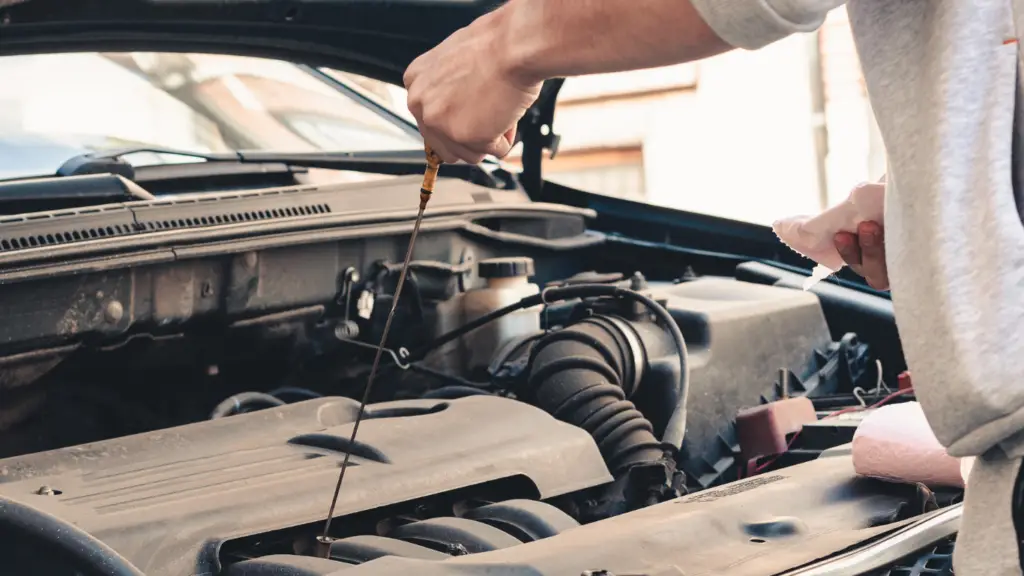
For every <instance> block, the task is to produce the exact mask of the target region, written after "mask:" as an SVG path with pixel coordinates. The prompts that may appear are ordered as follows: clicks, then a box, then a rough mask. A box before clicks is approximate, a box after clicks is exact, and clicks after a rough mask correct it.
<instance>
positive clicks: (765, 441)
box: [736, 397, 818, 476]
mask: <svg viewBox="0 0 1024 576" xmlns="http://www.w3.org/2000/svg"><path fill="white" fill-rule="evenodd" d="M817 421H818V415H817V413H816V412H815V411H814V404H813V403H811V401H810V399H808V398H804V397H798V398H786V399H783V400H778V401H776V402H770V403H768V404H762V405H761V406H756V407H754V408H745V409H743V410H741V411H740V413H739V415H738V416H737V417H736V436H737V438H738V439H739V443H740V466H739V468H740V470H741V472H743V473H744V476H747V475H749V473H750V471H752V470H754V469H755V467H756V465H757V459H759V458H762V457H764V456H773V455H776V454H782V453H783V452H785V451H786V450H788V449H789V441H790V436H791V435H792V434H796V433H797V432H799V431H800V430H801V429H803V427H804V424H810V423H813V422H817Z"/></svg>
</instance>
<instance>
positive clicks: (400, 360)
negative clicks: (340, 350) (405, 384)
mask: <svg viewBox="0 0 1024 576" xmlns="http://www.w3.org/2000/svg"><path fill="white" fill-rule="evenodd" d="M338 341H339V342H342V343H344V344H351V345H353V346H358V347H360V348H366V349H367V350H373V351H377V350H378V349H380V350H383V351H384V353H385V354H387V355H388V356H391V359H392V360H394V362H395V366H398V367H399V368H400V369H402V370H408V369H409V362H407V361H406V360H407V359H408V358H409V350H407V349H406V348H405V347H402V348H399V349H398V350H397V351H395V350H392V349H390V348H381V347H379V346H375V345H373V344H367V343H366V342H360V341H358V340H349V339H346V338H339V339H338Z"/></svg>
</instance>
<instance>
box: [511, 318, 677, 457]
mask: <svg viewBox="0 0 1024 576" xmlns="http://www.w3.org/2000/svg"><path fill="white" fill-rule="evenodd" d="M624 330H629V327H628V326H624V327H623V326H617V325H616V321H615V320H613V319H612V318H609V317H605V316H594V317H592V318H587V319H585V320H582V321H580V322H578V323H576V324H573V325H571V326H569V327H567V328H565V329H563V330H559V331H557V332H553V333H551V334H549V335H547V336H545V337H544V338H542V339H541V340H540V341H539V342H537V345H536V346H535V347H534V349H533V352H532V358H531V361H530V366H531V369H530V375H529V377H528V379H527V384H526V386H527V390H526V391H524V395H525V396H526V397H527V398H526V399H528V400H530V401H531V402H532V403H533V404H535V405H536V406H538V407H540V408H542V409H544V410H545V411H547V412H548V413H550V414H552V415H553V416H555V417H556V418H558V419H559V420H562V421H564V422H569V423H570V424H574V425H576V426H579V427H580V428H583V429H584V430H586V431H587V432H589V433H590V435H591V436H593V437H594V441H595V442H597V446H598V448H599V449H600V450H601V455H602V456H603V457H604V459H605V462H607V463H608V469H609V470H611V472H612V473H613V474H615V475H616V476H617V475H619V473H621V472H623V471H625V470H627V469H629V468H630V467H632V466H634V465H636V464H640V463H644V462H656V461H658V460H659V459H661V458H662V457H663V456H664V454H665V448H664V445H663V444H662V443H661V442H660V441H659V440H658V439H657V438H656V437H655V436H654V428H653V427H652V426H651V423H650V421H649V420H647V418H645V417H644V415H643V414H642V413H641V412H640V411H639V410H637V409H636V407H635V406H634V405H633V403H632V402H630V401H629V400H627V398H628V397H630V396H632V395H633V393H634V392H635V386H636V382H637V378H636V376H637V371H638V370H642V366H637V365H636V362H635V361H634V359H633V349H632V348H631V346H630V343H629V341H628V340H627V338H626V336H625V333H624Z"/></svg>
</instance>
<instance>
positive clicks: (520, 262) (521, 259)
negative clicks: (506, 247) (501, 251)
mask: <svg viewBox="0 0 1024 576" xmlns="http://www.w3.org/2000/svg"><path fill="white" fill-rule="evenodd" d="M478 273H479V275H480V277H481V278H518V277H520V276H526V277H530V276H533V275H534V269H533V258H530V257H527V256H513V257H511V258H491V259H489V260H481V261H480V264H479V269H478Z"/></svg>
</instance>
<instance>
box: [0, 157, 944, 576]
mask: <svg viewBox="0 0 1024 576" xmlns="http://www.w3.org/2000/svg"><path fill="white" fill-rule="evenodd" d="M414 181H415V177H411V178H405V177H397V178H394V179H387V180H384V181H382V182H377V183H373V184H365V183H361V184H349V185H343V186H321V187H306V188H288V189H281V190H275V191H269V192H268V191H263V192H260V193H253V194H244V193H242V194H238V193H235V194H229V193H224V194H213V195H207V197H206V198H205V199H203V200H200V199H198V198H197V197H189V196H187V195H185V196H180V197H173V198H170V199H167V198H164V199H158V200H154V201H144V202H135V203H127V204H122V205H118V207H117V209H113V208H111V209H108V210H105V211H104V210H99V211H95V212H93V213H91V214H88V216H89V217H91V218H93V219H94V220H95V221H94V222H93V223H92V224H90V225H91V226H93V228H91V229H92V230H108V229H109V230H110V232H109V233H106V232H104V233H103V234H100V235H99V236H96V235H93V236H90V235H89V234H85V235H84V239H83V236H82V235H81V234H79V232H76V230H79V228H80V227H81V223H80V222H81V221H80V220H78V219H76V218H72V216H69V215H68V214H70V212H67V211H66V212H65V213H64V214H63V215H60V214H56V213H52V214H49V215H48V219H47V220H45V222H44V223H45V225H47V226H50V227H51V228H53V230H51V231H50V232H47V233H42V234H38V233H37V234H30V233H26V232H25V230H26V229H27V228H28V227H29V226H30V225H34V224H32V220H31V219H29V218H26V217H24V216H19V217H16V218H8V219H7V222H6V223H5V221H2V220H0V247H3V250H0V264H2V265H3V266H4V269H3V271H2V272H0V294H2V296H0V302H2V304H0V309H2V310H3V314H4V318H5V322H4V323H3V324H2V325H0V398H2V399H3V401H2V402H0V429H2V431H3V433H2V434H0V458H2V459H0V496H2V497H5V498H9V499H11V500H13V501H17V502H23V503H25V504H27V505H29V506H31V507H32V508H33V509H36V510H38V511H40V512H41V513H43V514H46V515H48V516H50V517H54V518H58V519H61V520H63V521H64V522H67V523H70V524H71V525H73V526H74V527H77V528H78V529H80V530H82V531H83V532H84V533H86V534H88V535H89V536H91V537H92V538H95V539H97V540H99V541H100V542H102V543H103V544H104V545H105V546H108V547H110V549H112V550H114V551H116V553H117V554H119V555H120V556H122V557H124V558H125V559H126V560H128V561H129V562H131V563H132V564H133V565H134V566H136V567H137V568H138V569H139V570H142V572H144V573H145V574H148V575H150V576H163V575H166V576H176V575H185V574H189V575H191V574H203V575H207V574H209V575H218V574H226V575H236V576H237V575H252V576H257V575H261V574H276V575H282V576H284V575H290V574H295V575H299V574H303V575H321V576H326V575H328V574H333V573H335V572H337V571H340V570H345V571H346V573H349V572H351V573H359V572H358V571H359V570H366V573H373V574H391V573H396V574H397V573H403V574H404V573H411V572H415V573H438V574H452V573H475V572H476V571H481V570H485V569H486V567H487V566H492V567H493V565H494V564H495V563H498V564H502V565H503V566H507V567H508V571H507V572H503V573H509V574H512V573H515V574H518V573H520V572H522V573H531V574H537V573H543V574H556V573H571V572H573V571H575V572H576V573H583V572H585V571H587V570H591V571H602V570H603V571H615V572H616V573H620V574H621V573H641V572H642V573H645V574H654V573H659V574H660V573H665V574H677V573H685V574H688V575H689V574H721V573H727V571H728V573H737V574H740V573H742V574H777V573H782V572H785V571H786V570H789V569H791V568H793V567H796V566H801V565H806V564H810V563H812V562H815V561H818V560H821V559H824V558H827V557H830V556H832V555H835V554H838V553H840V552H841V551H845V550H848V549H850V548H851V547H853V546H855V545H857V544H858V543H862V542H865V541H868V540H872V539H877V538H880V537H882V536H884V535H886V534H890V533H893V532H894V531H898V530H901V529H905V528H907V527H908V526H910V525H911V524H913V523H914V522H915V521H918V520H920V517H921V516H922V515H923V514H925V513H930V512H934V511H935V510H936V508H937V507H938V508H945V507H947V506H949V505H950V504H953V503H955V502H957V501H958V499H959V497H960V495H959V494H958V493H955V492H951V493H949V494H945V493H932V492H931V491H928V490H927V489H924V492H922V487H915V486H900V485H896V484H887V483H883V482H880V481H876V480H871V479H866V478H858V477H856V475H855V474H854V472H853V468H852V464H851V461H850V459H849V456H848V449H849V446H848V444H849V442H850V441H851V439H852V436H853V432H854V431H855V430H856V424H857V419H856V418H855V417H854V418H836V417H834V416H835V415H836V414H838V413H844V414H847V415H849V414H850V413H851V412H852V413H853V414H854V415H855V416H856V414H857V413H859V412H862V411H867V410H868V409H870V407H871V406H873V405H877V404H879V403H883V402H892V401H895V402H898V401H902V400H904V399H907V398H912V395H911V394H910V393H909V392H908V391H899V390H896V388H895V382H896V381H897V376H898V375H899V374H900V373H901V372H902V371H903V370H904V369H905V367H904V366H902V358H901V355H900V352H899V349H898V340H896V336H895V328H894V323H893V321H892V313H891V305H889V304H888V302H887V301H884V300H882V299H879V298H875V297H872V296H870V295H866V294H863V293H858V292H856V291H854V290H850V289H847V288H842V287H839V286H835V285H823V286H822V287H821V289H820V290H817V291H815V292H805V291H801V290H797V289H793V286H794V284H798V282H796V283H794V282H793V281H792V278H790V276H792V274H791V273H788V272H786V271H785V270H782V269H778V268H774V267H772V266H771V265H769V264H766V263H764V262H753V261H744V262H737V261H736V260H735V259H729V258H723V257H720V256H716V255H713V254H708V253H701V252H698V251H691V252H686V251H678V250H677V251H672V250H665V249H663V248H659V247H658V246H654V245H642V244H640V243H630V242H623V241H616V239H615V238H613V237H611V236H609V235H607V234H604V233H600V232H596V231H594V230H592V229H589V228H588V225H587V223H588V221H589V220H591V219H593V218H594V217H595V214H593V213H592V212H590V211H587V210H583V209H574V208H569V207H565V206H557V205H547V204H541V203H534V202H530V201H529V199H528V198H526V197H525V196H524V195H522V194H521V193H520V192H519V191H517V190H513V189H509V190H496V189H493V188H486V187H483V186H478V185H476V184H472V183H469V182H464V181H456V180H449V181H447V182H444V183H442V185H439V188H440V187H445V192H444V193H439V194H438V196H437V197H438V199H443V201H442V202H440V203H439V205H438V206H437V208H438V209H437V210H436V211H435V212H434V213H433V214H432V215H431V217H430V218H428V219H427V221H426V222H425V223H424V228H423V232H421V237H420V240H419V243H418V244H417V249H416V253H415V255H414V261H413V263H412V266H411V273H410V276H409V279H408V282H407V284H406V287H405V291H404V293H403V295H402V298H401V301H400V306H399V309H398V314H397V317H396V321H395V329H394V330H393V331H392V333H391V336H390V338H389V340H388V342H387V343H386V346H385V350H384V358H385V362H384V364H383V365H382V370H381V372H380V374H379V376H378V381H377V385H376V386H375V388H374V390H373V397H372V398H371V402H370V405H369V407H368V408H367V413H366V421H365V422H364V424H363V427H362V428H361V429H360V434H359V436H358V438H357V440H356V442H355V443H350V442H349V434H350V432H351V428H352V425H353V422H354V420H355V417H356V414H357V412H358V410H359V403H358V398H360V397H361V394H362V391H363V387H364V386H365V381H366V377H367V373H368V371H369V365H370V362H371V360H372V358H373V356H374V354H375V353H376V351H377V350H376V343H377V341H378V339H379V337H380V334H381V330H382V328H383V324H384V320H385V317H386V315H387V312H388V309H389V308H390V306H391V302H392V300H393V299H394V297H395V295H394V289H395V283H396V279H397V275H398V269H399V266H398V265H397V264H396V262H398V261H399V258H400V254H401V252H402V250H403V248H404V246H405V242H406V241H407V239H408V233H409V225H410V220H409V214H407V213H406V212H403V211H397V210H394V209H390V211H389V209H388V207H389V206H396V205H400V200H399V198H404V199H406V200H407V199H408V190H409V189H411V188H414V187H415V186H414V185H413V186H410V183H411V182H414ZM76 214H77V212H76ZM77 215H78V216H81V215H80V214H77ZM102 218H113V219H122V220H124V222H123V223H122V224H120V225H110V226H107V225H106V224H103V223H101V222H99V219H102ZM118 226H121V227H118ZM76 227H78V228H76ZM122 231H123V233H122ZM76 234H78V236H76ZM79 240H82V241H81V242H79ZM128 243H130V245H131V246H132V247H133V248H132V249H131V250H125V249H124V246H125V245H128ZM44 247H46V248H56V249H57V251H56V253H52V252H51V253H49V255H48V256H47V258H37V259H35V260H34V259H33V258H34V253H41V252H42V249H43V248H44ZM88 247H93V248H89V250H93V251H92V252H89V251H88V250H87V249H86V248H88ZM60 251H65V254H64V255H62V254H61V252H60ZM76 251H77V252H76ZM893 341H896V345H895V346H893ZM793 403H803V404H801V406H803V407H804V408H803V409H804V410H805V414H809V416H807V418H806V419H805V420H803V421H801V422H800V423H799V424H800V426H798V427H797V428H796V429H791V430H781V429H779V428H777V427H772V426H768V425H766V424H763V422H765V421H769V420H770V419H767V420H764V419H759V418H760V416H759V415H763V414H764V412H765V411H766V410H771V409H772V407H774V406H780V405H787V406H788V405H790V404H793ZM765 446H776V448H775V449H769V448H765ZM346 454H350V455H351V465H352V466H353V468H352V470H351V471H350V474H351V477H350V478H349V480H348V481H347V482H346V485H345V487H344V489H343V490H342V491H341V492H340V495H339V499H338V507H337V509H336V511H335V513H334V516H333V517H334V522H333V523H332V525H331V526H332V531H331V533H330V537H331V542H330V550H329V556H330V558H329V559H326V558H319V557H316V553H315V550H314V548H315V541H316V537H317V536H318V530H319V529H320V528H321V527H322V525H323V522H324V519H325V517H326V514H327V512H328V506H329V504H330V500H329V497H330V495H331V491H332V488H333V486H334V483H335V481H336V478H337V473H338V469H339V466H340V465H341V462H342V460H343V459H344V457H345V455H346ZM7 537H10V538H11V539H13V540H12V541H17V537H16V535H13V534H12V535H5V538H7ZM83 538H84V536H83ZM16 549H17V551H16V552H15V553H14V560H12V562H13V564H12V565H14V566H17V567H19V568H21V569H23V570H29V571H28V572H25V573H46V574H50V573H53V574H63V573H69V574H71V573H76V572H75V571H74V570H73V569H72V568H70V560H68V559H67V558H61V557H60V556H59V555H53V554H47V552H46V551H45V549H40V548H38V546H36V545H34V544H33V543H32V542H28V541H26V542H24V543H21V544H19V545H18V546H16ZM637 550H645V552H644V553H643V554H640V553H638V552H637ZM41 563H42V564H41ZM51 564H52V566H51ZM41 566H46V568H42V567H41ZM672 567H677V568H675V569H676V570H679V569H680V568H681V569H682V570H683V571H682V572H672V571H671V569H672ZM33 571H34V572H33ZM18 573H21V572H18ZM608 573H611V572H608ZM881 573H887V572H881Z"/></svg>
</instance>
